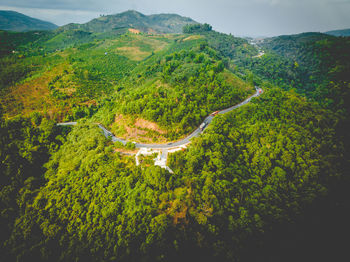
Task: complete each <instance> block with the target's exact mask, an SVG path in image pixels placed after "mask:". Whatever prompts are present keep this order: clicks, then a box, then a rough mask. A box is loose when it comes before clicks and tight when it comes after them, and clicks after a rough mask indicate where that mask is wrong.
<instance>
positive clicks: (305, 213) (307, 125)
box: [0, 11, 350, 262]
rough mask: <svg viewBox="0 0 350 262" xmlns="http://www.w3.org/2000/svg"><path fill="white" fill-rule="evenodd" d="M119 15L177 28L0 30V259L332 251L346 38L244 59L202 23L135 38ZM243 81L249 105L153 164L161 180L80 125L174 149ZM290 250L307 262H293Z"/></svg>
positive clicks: (341, 224) (342, 186)
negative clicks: (172, 144)
mask: <svg viewBox="0 0 350 262" xmlns="http://www.w3.org/2000/svg"><path fill="white" fill-rule="evenodd" d="M123 19H124V20H125V21H127V22H128V21H129V23H131V22H130V21H132V23H134V26H133V28H134V29H139V30H141V31H143V32H147V31H149V29H150V28H151V29H152V30H155V31H157V30H159V31H158V32H161V30H165V29H164V28H166V27H167V28H168V29H167V30H178V28H179V26H182V25H183V24H184V23H185V22H186V23H185V24H188V23H191V20H188V19H187V20H186V19H185V18H182V17H179V16H176V15H160V16H144V15H142V14H140V13H137V12H133V11H130V12H126V13H123V14H120V15H116V16H102V17H100V18H98V19H95V20H93V21H92V22H90V23H88V24H85V25H75V24H71V25H68V26H66V27H64V28H60V29H58V30H57V31H55V32H50V33H49V32H46V33H44V32H28V33H9V32H0V51H1V55H0V87H1V93H0V98H1V103H2V105H3V106H2V107H1V113H0V119H1V120H0V121H1V122H0V124H1V126H0V128H1V129H0V135H1V136H0V211H1V212H0V222H1V223H0V230H1V233H2V234H1V237H0V254H1V256H2V257H1V260H4V261H182V260H184V261H197V260H198V261H231V262H232V261H247V262H248V261H249V262H251V261H272V262H274V261H281V260H282V261H310V260H318V261H319V260H328V261H330V260H332V259H333V260H334V259H335V258H337V256H339V257H340V255H339V254H344V253H345V251H346V250H347V249H346V248H343V249H342V250H334V246H337V248H338V249H339V247H342V245H341V244H340V245H339V242H340V241H337V237H338V235H340V234H342V235H345V236H347V234H346V228H347V227H346V226H347V224H348V219H350V218H349V217H348V216H346V213H347V212H346V211H348V209H349V206H350V204H349V199H350V197H349V193H348V186H349V185H350V183H349V178H348V177H347V174H346V172H347V170H349V159H350V158H349V148H350V144H349V140H348V139H346V137H347V130H348V129H347V128H348V126H349V113H350V110H349V89H350V88H349V87H350V86H349V83H350V79H349V74H348V73H349V71H350V64H349V61H350V59H349V54H350V52H349V50H350V48H349V46H350V42H349V39H348V38H336V37H332V36H327V35H324V34H314V33H311V34H302V35H295V36H281V37H277V38H272V39H266V40H265V41H264V42H263V43H262V44H260V45H261V46H262V48H263V49H264V50H265V54H264V55H262V56H257V54H258V49H257V48H256V47H254V46H252V45H250V44H249V43H248V41H247V40H244V39H241V38H237V37H234V36H232V35H226V34H221V33H218V32H215V31H213V30H212V28H211V26H210V25H208V24H204V25H200V24H194V25H187V26H185V27H184V29H183V30H184V33H185V34H183V35H146V34H143V33H141V34H135V33H137V31H130V32H128V31H127V29H128V28H129V24H128V26H127V27H123V28H115V24H116V23H117V22H118V23H119V22H120V21H122V20H123ZM103 24H106V26H103ZM156 29H157V30H156ZM152 30H151V31H150V32H153V31H152ZM132 32H133V33H132ZM167 32H168V31H167ZM254 85H259V86H261V87H262V88H263V90H264V93H263V94H262V95H261V96H259V97H258V98H254V99H252V100H251V102H250V103H249V104H247V105H245V106H243V107H240V108H239V109H237V110H234V111H232V112H231V113H228V114H225V115H218V116H216V117H215V118H214V120H213V122H212V123H211V125H209V126H208V127H207V128H206V130H205V132H204V133H203V134H202V135H201V136H200V137H198V138H196V139H194V140H193V141H192V143H191V145H190V146H189V147H188V149H187V150H184V151H179V152H176V153H173V154H170V155H169V158H168V165H169V166H170V167H171V169H172V170H173V171H174V173H169V172H168V171H166V170H165V169H161V168H160V167H156V166H153V161H152V159H153V158H154V157H155V156H154V155H151V156H148V157H140V160H142V164H141V166H139V167H137V166H135V161H134V157H133V156H130V154H132V153H133V152H136V151H135V144H133V143H131V142H129V143H127V144H126V145H125V146H123V145H121V143H112V142H111V141H110V140H109V139H106V138H105V137H104V135H103V133H102V132H101V130H100V129H99V128H98V126H97V125H96V124H95V123H96V122H100V123H102V124H103V125H105V126H107V127H108V128H111V130H112V131H114V132H116V133H118V135H119V134H120V135H129V134H125V133H128V132H129V133H132V132H134V131H135V130H136V129H137V127H138V128H139V130H138V131H140V133H142V132H144V133H145V132H146V131H147V130H148V131H147V132H148V133H147V135H148V136H152V140H151V141H154V142H156V141H159V140H158V137H160V136H162V137H163V138H162V139H168V140H174V139H178V138H179V137H181V136H184V135H186V134H188V133H190V132H191V131H192V130H193V129H194V128H196V127H197V126H198V125H199V123H200V122H201V121H202V120H203V119H204V117H206V116H207V115H208V114H209V113H211V112H213V111H215V110H219V109H222V108H226V107H229V106H231V105H233V104H236V103H239V102H240V101H242V100H243V99H245V98H246V97H247V96H249V95H251V94H252V93H253V92H254V91H255V90H254ZM49 119H55V120H58V121H62V120H67V121H68V120H69V121H70V120H79V123H78V125H77V126H75V127H74V128H70V127H65V128H62V127H58V126H56V125H55V123H54V122H53V121H52V120H49ZM122 122H123V123H122ZM147 128H149V129H147ZM130 130H131V131H130ZM141 131H142V132H141ZM135 133H137V132H136V131H135ZM140 136H141V135H140ZM133 139H134V138H133ZM137 139H141V138H140V137H137ZM162 141H163V140H162ZM165 141H166V140H165ZM165 141H163V142H165ZM349 213H350V212H349ZM330 224H331V225H332V227H330ZM309 228H313V230H309ZM330 228H332V230H330ZM335 231H336V232H335ZM307 232H309V234H308V233H307ZM339 232H343V233H339ZM337 233H338V235H337ZM293 234H294V235H293ZM328 237H329V239H328V240H329V241H327V238H328ZM321 242H322V243H321ZM310 243H313V244H314V245H311V244H310ZM312 246H314V249H313V248H311V247H312ZM309 247H310V248H309ZM320 248H321V249H322V251H320ZM304 250H305V251H308V252H309V254H312V256H310V257H308V256H306V257H302V256H301V255H300V256H299V255H296V254H300V253H301V251H304ZM326 250H331V251H330V253H331V254H332V256H331V257H328V256H324V252H326ZM287 253H288V254H289V253H290V254H292V255H290V256H288V255H286V254H287Z"/></svg>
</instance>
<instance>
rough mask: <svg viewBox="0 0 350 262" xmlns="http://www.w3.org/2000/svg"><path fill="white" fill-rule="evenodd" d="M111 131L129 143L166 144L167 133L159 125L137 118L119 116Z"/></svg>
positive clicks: (116, 117)
mask: <svg viewBox="0 0 350 262" xmlns="http://www.w3.org/2000/svg"><path fill="white" fill-rule="evenodd" d="M111 131H112V132H113V133H114V134H115V135H116V136H118V137H121V138H123V139H126V140H128V141H135V142H142V143H155V142H157V143H166V142H168V140H167V138H166V134H167V131H166V130H164V129H162V128H160V127H159V126H158V124H157V123H154V122H151V121H148V120H146V119H143V118H138V117H135V116H124V115H121V114H117V115H116V116H115V119H114V123H113V125H112V126H111Z"/></svg>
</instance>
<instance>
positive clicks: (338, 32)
mask: <svg viewBox="0 0 350 262" xmlns="http://www.w3.org/2000/svg"><path fill="white" fill-rule="evenodd" d="M324 33H325V34H328V35H333V36H350V28H346V29H339V30H331V31H327V32H324Z"/></svg>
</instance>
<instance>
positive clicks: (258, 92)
mask: <svg viewBox="0 0 350 262" xmlns="http://www.w3.org/2000/svg"><path fill="white" fill-rule="evenodd" d="M255 89H256V93H255V94H254V95H252V96H250V97H249V98H247V99H246V100H244V101H243V102H241V103H239V104H237V105H234V106H231V107H229V108H226V109H224V110H221V111H219V112H218V114H219V115H222V114H225V113H228V112H230V111H232V110H234V109H236V108H238V107H241V106H243V105H245V104H247V103H249V102H250V100H251V99H252V98H253V97H257V96H259V95H261V94H262V92H263V91H262V89H261V88H259V87H257V86H256V87H255ZM213 118H214V116H212V115H209V116H207V117H206V118H205V119H204V121H203V123H205V127H204V128H203V130H201V128H199V127H198V128H197V129H196V130H194V131H193V132H192V133H191V134H190V135H189V136H187V137H185V138H183V139H181V140H178V141H176V142H172V143H167V144H143V143H135V142H134V144H135V147H136V148H152V149H169V148H174V147H180V146H184V145H186V144H188V143H189V142H190V140H191V138H193V137H196V136H198V135H199V134H201V133H202V132H203V131H204V130H205V128H206V127H207V126H208V125H209V124H210V123H211V121H212V120H213ZM203 123H202V124H203ZM76 124H77V122H66V123H58V124H57V125H61V126H62V125H76ZM98 126H99V128H101V129H102V131H103V133H104V135H105V137H107V138H108V137H111V139H112V141H113V142H116V141H119V142H121V143H123V144H124V145H125V144H126V143H127V142H128V141H126V140H125V139H122V138H119V137H116V136H114V135H113V134H112V132H110V131H109V130H107V129H106V128H105V127H104V126H103V125H101V124H98Z"/></svg>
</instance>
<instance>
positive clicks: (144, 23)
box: [61, 11, 197, 33]
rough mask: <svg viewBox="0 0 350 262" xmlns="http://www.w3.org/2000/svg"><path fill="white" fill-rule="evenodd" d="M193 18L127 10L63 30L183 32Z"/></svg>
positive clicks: (70, 25)
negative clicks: (183, 28) (132, 29)
mask: <svg viewBox="0 0 350 262" xmlns="http://www.w3.org/2000/svg"><path fill="white" fill-rule="evenodd" d="M194 23H197V22H196V21H194V20H192V19H191V18H187V17H182V16H180V15H176V14H157V15H149V16H147V15H144V14H141V13H139V12H136V11H126V12H123V13H120V14H115V15H107V16H101V17H99V18H95V19H93V20H91V21H90V22H88V23H86V24H68V25H66V26H63V27H62V28H61V30H67V29H80V30H84V31H89V32H95V33H101V32H109V31H115V30H120V29H127V28H135V29H138V30H140V31H142V32H155V33H181V32H182V27H183V26H184V25H186V24H194Z"/></svg>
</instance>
